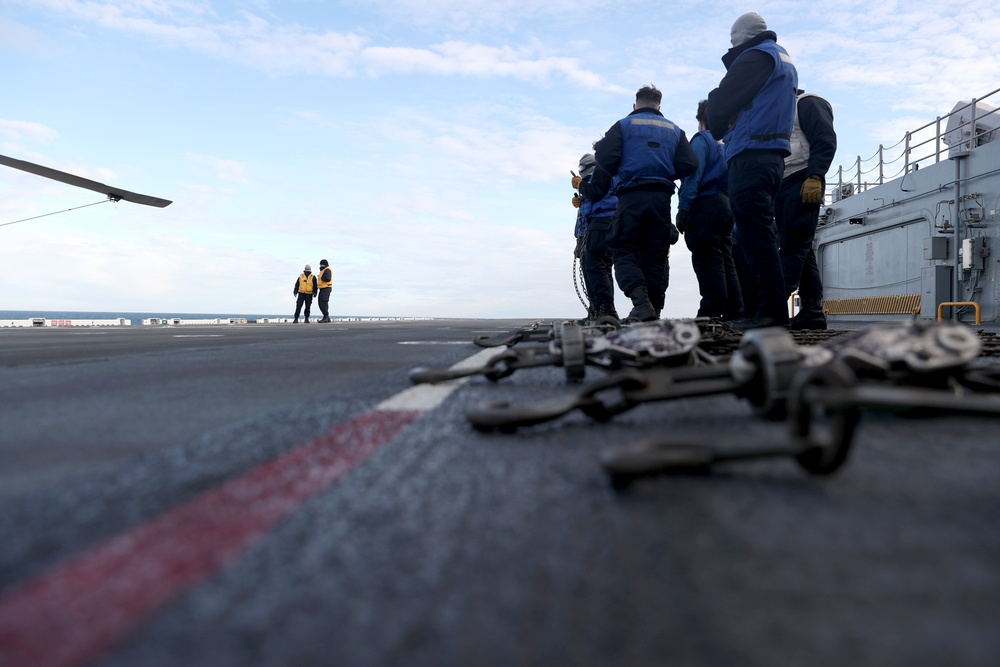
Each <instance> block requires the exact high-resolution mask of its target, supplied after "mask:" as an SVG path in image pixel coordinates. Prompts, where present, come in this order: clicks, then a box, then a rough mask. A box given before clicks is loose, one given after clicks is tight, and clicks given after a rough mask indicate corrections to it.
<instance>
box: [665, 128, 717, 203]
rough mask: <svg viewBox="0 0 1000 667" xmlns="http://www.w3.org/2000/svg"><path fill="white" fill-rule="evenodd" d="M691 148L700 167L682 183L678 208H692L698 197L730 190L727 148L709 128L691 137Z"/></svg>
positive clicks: (678, 197)
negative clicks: (716, 138) (725, 152)
mask: <svg viewBox="0 0 1000 667" xmlns="http://www.w3.org/2000/svg"><path fill="white" fill-rule="evenodd" d="M691 149H692V150H693V151H694V154H695V155H696V156H698V169H697V170H696V171H695V172H694V173H693V174H691V175H690V176H688V177H687V178H685V179H684V182H683V183H681V190H680V194H679V195H678V196H677V210H678V211H689V210H691V202H693V201H694V200H695V198H697V197H708V196H710V195H714V194H717V193H719V192H723V193H726V192H728V190H729V165H727V164H726V157H725V154H724V151H725V149H724V148H723V146H722V144H720V143H719V142H718V141H716V140H715V138H714V137H712V133H711V132H709V131H708V130H702V131H700V132H698V133H697V134H696V135H694V136H693V137H691Z"/></svg>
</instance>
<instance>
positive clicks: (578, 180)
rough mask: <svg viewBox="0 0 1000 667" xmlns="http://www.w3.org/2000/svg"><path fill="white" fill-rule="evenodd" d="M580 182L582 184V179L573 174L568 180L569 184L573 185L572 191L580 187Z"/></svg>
mask: <svg viewBox="0 0 1000 667" xmlns="http://www.w3.org/2000/svg"><path fill="white" fill-rule="evenodd" d="M582 182H583V179H582V178H580V177H579V176H577V175H576V174H574V175H573V178H572V180H570V183H572V184H573V189H574V190H576V189H577V188H578V187H580V183H582Z"/></svg>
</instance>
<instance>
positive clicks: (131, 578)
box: [0, 411, 423, 667]
mask: <svg viewBox="0 0 1000 667" xmlns="http://www.w3.org/2000/svg"><path fill="white" fill-rule="evenodd" d="M421 414H423V413H422V412H420V411H412V412H387V411H374V412H370V413H368V414H365V415H362V416H361V417H359V418H358V419H355V420H353V421H350V422H347V423H345V424H341V425H338V426H337V427H335V428H333V429H332V430H331V431H330V432H329V433H327V434H325V435H323V436H321V437H320V438H318V439H317V440H314V441H313V442H310V443H308V444H306V445H303V446H301V447H299V448H297V449H294V450H292V451H290V452H288V453H287V454H285V455H284V456H281V457H279V458H277V459H274V460H273V461H270V462H269V463H266V464H264V465H261V466H259V467H257V468H255V469H253V470H251V471H250V472H249V473H247V474H246V475H244V476H243V477H240V478H237V479H234V480H232V481H230V482H227V483H225V484H223V485H222V486H220V487H219V488H217V489H215V490H213V491H211V492H208V493H206V494H204V495H202V496H199V497H198V498H195V499H194V500H192V501H191V502H188V503H186V504H184V505H181V506H180V507H177V508H175V509H173V510H171V511H169V512H167V513H166V514H163V515H161V516H160V517H158V518H156V519H153V520H151V521H149V522H147V523H145V524H142V525H140V526H137V527H136V528H133V529H132V530H130V531H128V532H126V533H123V534H121V535H119V536H117V537H115V538H113V539H111V540H110V541H108V542H106V543H104V544H101V545H98V546H96V547H94V548H92V549H90V550H89V551H86V552H84V553H82V554H80V555H79V556H77V557H75V558H73V559H72V560H70V561H69V562H67V563H65V564H63V565H62V566H60V567H58V568H57V569H55V570H54V571H51V572H48V573H46V574H43V575H41V576H39V577H37V578H35V579H33V580H29V581H28V582H26V583H23V584H21V585H20V586H19V587H18V588H16V589H14V590H11V591H9V592H8V593H7V594H5V595H3V597H0V665H3V666H5V667H6V666H10V667H20V666H22V665H23V666H25V667H27V666H31V667H73V666H76V665H80V664H82V663H85V662H89V661H92V660H94V659H95V658H96V657H98V656H99V655H100V654H101V653H102V652H104V651H105V650H107V649H108V648H110V647H111V646H112V645H113V644H114V643H116V642H117V641H119V640H120V639H121V638H123V637H124V636H125V635H127V634H128V633H130V632H131V631H133V630H134V629H135V627H136V626H137V625H138V624H140V623H142V622H143V621H144V620H145V619H146V618H147V617H149V616H150V615H151V614H152V613H153V612H155V611H156V610H157V609H159V608H160V607H161V606H163V605H164V604H166V603H168V602H170V601H171V600H173V599H174V598H176V597H177V596H179V595H181V594H182V593H184V592H185V591H187V590H189V589H190V588H192V587H193V586H195V585H197V584H198V583H199V582H201V581H203V580H205V579H206V578H208V577H210V576H211V575H213V574H214V573H216V572H218V571H219V570H220V569H221V568H222V567H224V566H225V565H227V564H228V563H230V562H232V561H233V560H234V559H236V558H237V557H238V556H239V555H240V554H241V553H242V552H243V551H244V550H245V549H247V548H248V547H249V546H251V545H252V544H254V543H255V542H256V541H257V540H259V539H260V538H261V536H262V535H263V533H264V532H265V531H267V530H268V529H269V528H271V527H272V526H273V525H274V524H275V523H277V522H278V521H280V520H281V519H282V518H284V517H285V516H287V515H288V514H289V513H291V512H292V511H294V510H295V509H296V508H297V507H298V506H299V505H301V504H302V503H303V502H304V501H306V500H307V499H309V498H310V497H311V496H313V495H315V494H316V493H318V492H320V491H322V490H323V489H325V488H326V487H328V486H329V485H330V484H332V483H333V482H334V481H336V480H337V479H338V478H339V477H341V476H342V475H344V474H345V473H347V472H348V471H350V470H351V469H352V468H354V467H355V466H357V465H358V464H359V463H361V462H362V461H364V460H365V459H366V458H368V456H370V455H371V454H372V453H373V452H375V450H377V449H378V447H379V446H380V445H382V444H383V443H385V442H386V441H388V440H389V439H391V438H392V437H393V436H394V435H396V434H397V433H398V432H399V431H400V430H402V429H403V428H404V427H406V426H408V425H409V424H412V423H413V422H414V421H416V420H417V419H418V418H419V417H420V415H421Z"/></svg>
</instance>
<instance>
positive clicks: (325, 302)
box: [317, 287, 333, 319]
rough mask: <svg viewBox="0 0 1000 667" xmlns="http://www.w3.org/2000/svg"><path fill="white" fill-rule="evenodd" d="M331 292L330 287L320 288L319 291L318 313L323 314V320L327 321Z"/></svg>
mask: <svg viewBox="0 0 1000 667" xmlns="http://www.w3.org/2000/svg"><path fill="white" fill-rule="evenodd" d="M332 291H333V288H332V287H321V288H320V289H319V296H318V297H317V299H318V300H319V312H321V313H323V319H328V318H329V317H330V292H332Z"/></svg>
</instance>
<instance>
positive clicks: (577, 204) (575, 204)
mask: <svg viewBox="0 0 1000 667" xmlns="http://www.w3.org/2000/svg"><path fill="white" fill-rule="evenodd" d="M582 202H583V200H582V199H580V195H575V196H574V197H573V208H580V204H581V203H582Z"/></svg>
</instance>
